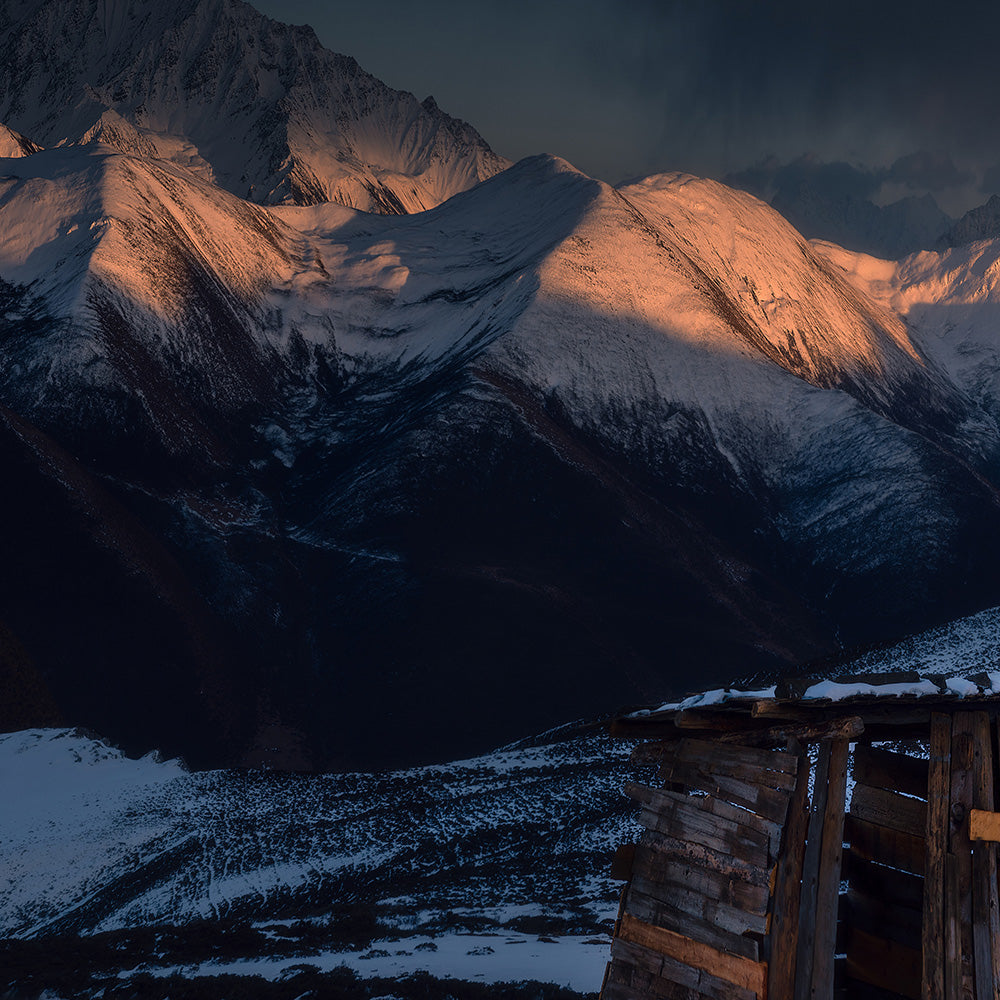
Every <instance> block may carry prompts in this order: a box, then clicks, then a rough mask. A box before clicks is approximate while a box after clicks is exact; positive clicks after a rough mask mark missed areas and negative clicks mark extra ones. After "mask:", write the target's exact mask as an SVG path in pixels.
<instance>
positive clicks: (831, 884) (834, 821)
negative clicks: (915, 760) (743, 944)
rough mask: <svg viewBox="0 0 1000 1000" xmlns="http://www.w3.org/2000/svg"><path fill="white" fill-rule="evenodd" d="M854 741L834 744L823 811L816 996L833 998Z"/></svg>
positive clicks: (814, 976) (815, 998)
mask: <svg viewBox="0 0 1000 1000" xmlns="http://www.w3.org/2000/svg"><path fill="white" fill-rule="evenodd" d="M849 750H850V744H849V743H848V742H847V741H846V740H837V741H835V742H833V743H831V744H830V771H829V781H828V786H827V795H826V808H825V809H824V811H823V841H822V846H821V849H820V863H819V877H818V880H817V891H816V942H815V946H814V952H813V955H814V957H813V970H812V991H811V996H812V1000H833V958H834V951H835V949H836V943H837V910H838V905H837V904H838V900H839V896H840V868H841V862H842V860H843V853H844V805H845V802H846V796H847V757H848V751H849Z"/></svg>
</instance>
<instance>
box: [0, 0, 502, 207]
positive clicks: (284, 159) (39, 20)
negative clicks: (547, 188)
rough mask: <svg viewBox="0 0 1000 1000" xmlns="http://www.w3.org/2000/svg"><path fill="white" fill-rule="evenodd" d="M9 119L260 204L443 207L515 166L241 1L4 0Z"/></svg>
mask: <svg viewBox="0 0 1000 1000" xmlns="http://www.w3.org/2000/svg"><path fill="white" fill-rule="evenodd" d="M0 47H2V49H3V51H4V53H5V54H6V58H5V59H4V62H3V64H2V65H0V122H4V123H5V124H6V125H8V126H10V127H11V128H16V129H17V130H18V131H19V132H22V133H23V134H24V135H26V136H28V137H29V138H30V139H31V140H32V141H33V142H36V143H41V144H42V145H44V146H54V145H58V144H66V143H88V142H100V143H104V144H107V145H110V146H112V147H114V148H116V149H118V150H120V151H123V152H129V153H138V154H141V155H144V156H154V155H155V156H158V157H160V158H163V159H167V160H170V161H173V162H175V163H178V164H181V165H183V166H184V167H185V168H187V169H188V170H191V171H193V172H195V173H196V174H198V175H199V176H201V177H202V178H204V179H206V180H209V181H211V182H212V183H214V184H217V185H218V186H220V187H222V188H224V189H226V190H228V191H231V192H233V193H235V194H237V195H239V196H240V197H241V198H247V199H249V200H251V201H254V202H258V203H261V204H278V203H283V202H291V203H296V204H312V203H315V202H324V201H336V202H340V203H343V204H346V205H352V206H355V207H357V208H363V209H365V210H369V211H380V212H413V211H421V210H423V209H426V208H430V207H432V206H434V205H437V204H439V203H440V202H442V201H444V200H445V199H446V198H448V197H450V196H451V195H452V194H454V193H456V192H457V191H462V190H465V189H466V188H469V187H471V186H472V185H474V184H476V183H478V182H479V181H481V180H484V179H485V178H487V177H490V176H492V175H493V174H495V173H497V172H498V171H500V170H503V169H504V168H505V167H506V166H507V165H508V163H507V161H505V160H503V159H502V158H501V157H499V156H497V155H496V154H495V153H493V151H492V150H491V149H490V148H489V146H488V145H487V144H486V143H485V142H484V141H483V139H482V138H481V137H480V136H479V135H478V133H477V132H476V131H475V129H473V128H472V127H471V126H470V125H468V124H466V123H465V122H462V121H458V120H457V119H454V118H451V117H449V116H448V115H446V114H445V113H444V112H443V111H441V110H440V108H438V106H437V104H436V103H435V102H434V100H433V98H427V99H426V100H425V101H424V102H423V103H421V102H419V101H418V100H417V99H416V98H415V97H414V96H413V95H412V94H408V93H403V92H400V91H395V90H392V89H390V88H389V87H386V86H385V85H384V84H382V83H381V82H380V81H378V80H377V79H375V78H374V77H372V76H371V75H370V74H368V73H365V72H364V70H362V69H361V67H360V66H358V64H357V63H356V62H355V61H354V60H353V59H351V58H349V57H347V56H342V55H337V54H335V53H333V52H329V51H328V50H326V49H324V48H323V47H322V46H321V45H320V43H319V41H318V39H317V38H316V36H315V34H314V33H313V31H312V29H311V28H308V27H292V26H289V25H284V24H279V23H277V22H275V21H272V20H270V19H269V18H266V17H264V16H263V15H262V14H260V13H258V12H257V11H256V10H254V9H253V8H252V7H250V6H249V5H248V4H246V3H243V2H241V0H199V2H184V0H169V2H166V3H163V2H154V0H143V2H141V3H134V2H131V0H129V2H126V0H45V2H37V0H4V2H3V3H2V4H0Z"/></svg>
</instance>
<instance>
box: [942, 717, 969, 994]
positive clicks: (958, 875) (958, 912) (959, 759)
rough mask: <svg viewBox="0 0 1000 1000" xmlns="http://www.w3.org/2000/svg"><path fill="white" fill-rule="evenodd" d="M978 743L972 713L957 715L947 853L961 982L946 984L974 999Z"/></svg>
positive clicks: (953, 730) (951, 991) (955, 954)
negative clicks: (972, 831) (973, 833)
mask: <svg viewBox="0 0 1000 1000" xmlns="http://www.w3.org/2000/svg"><path fill="white" fill-rule="evenodd" d="M974 761H975V740H974V734H973V726H972V713H971V712H956V713H955V715H954V716H953V717H952V722H951V801H950V806H949V819H950V824H949V839H948V853H949V856H950V859H954V874H953V876H952V878H953V884H952V886H951V889H952V892H951V893H950V895H948V902H949V903H950V904H951V909H952V912H951V914H949V917H950V920H951V926H952V929H953V934H954V939H953V944H952V948H953V955H952V960H953V963H957V966H956V972H957V973H958V975H960V977H961V978H960V983H959V984H958V986H957V989H956V988H953V986H952V984H949V983H946V987H947V989H948V994H947V995H948V996H955V997H973V996H975V994H974V992H973V990H974V985H973V938H972V842H971V841H970V840H969V812H970V811H971V809H972V786H973V767H974Z"/></svg>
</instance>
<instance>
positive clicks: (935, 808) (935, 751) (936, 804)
mask: <svg viewBox="0 0 1000 1000" xmlns="http://www.w3.org/2000/svg"><path fill="white" fill-rule="evenodd" d="M928 763H929V772H928V778H927V826H926V837H925V838H924V840H925V845H926V854H925V857H924V878H925V886H926V888H925V892H924V902H923V931H922V934H923V947H922V951H923V967H924V971H923V987H922V993H921V1000H945V906H944V900H945V855H946V853H947V839H948V799H949V796H950V786H951V777H950V776H951V717H950V716H948V715H946V714H944V713H943V712H935V713H934V715H933V716H932V717H931V746H930V761H929V762H928Z"/></svg>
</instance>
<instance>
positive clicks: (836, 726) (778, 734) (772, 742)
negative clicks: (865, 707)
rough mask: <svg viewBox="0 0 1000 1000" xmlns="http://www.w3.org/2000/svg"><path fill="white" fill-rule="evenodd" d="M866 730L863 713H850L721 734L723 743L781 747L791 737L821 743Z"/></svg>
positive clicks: (791, 738) (853, 738)
mask: <svg viewBox="0 0 1000 1000" xmlns="http://www.w3.org/2000/svg"><path fill="white" fill-rule="evenodd" d="M864 731H865V723H864V720H863V719H862V718H861V716H859V715H849V716H846V717H845V718H842V719H829V720H826V721H816V722H795V721H792V720H789V721H787V722H785V723H783V724H781V725H778V726H769V727H768V728H767V729H760V730H750V731H747V732H740V733H723V734H722V735H721V736H719V737H718V739H719V741H720V742H722V743H727V742H730V741H734V742H735V741H737V740H738V741H739V742H740V743H742V744H743V745H744V746H751V747H767V746H779V745H780V744H783V743H787V742H788V741H789V740H801V741H802V742H803V743H817V742H819V741H820V740H856V739H858V737H859V736H861V735H862V733H864Z"/></svg>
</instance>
